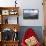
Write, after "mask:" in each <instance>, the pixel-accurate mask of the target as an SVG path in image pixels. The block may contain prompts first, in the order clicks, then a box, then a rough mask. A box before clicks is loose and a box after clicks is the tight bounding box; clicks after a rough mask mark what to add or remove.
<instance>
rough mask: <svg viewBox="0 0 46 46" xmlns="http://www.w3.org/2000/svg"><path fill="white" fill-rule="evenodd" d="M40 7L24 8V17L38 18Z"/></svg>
mask: <svg viewBox="0 0 46 46" xmlns="http://www.w3.org/2000/svg"><path fill="white" fill-rule="evenodd" d="M38 16H39V10H38V9H23V19H38Z"/></svg>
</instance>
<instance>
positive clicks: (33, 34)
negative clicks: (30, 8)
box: [21, 28, 41, 46]
mask: <svg viewBox="0 0 46 46" xmlns="http://www.w3.org/2000/svg"><path fill="white" fill-rule="evenodd" d="M32 36H34V37H35V38H36V39H37V35H36V33H35V32H34V31H33V29H32V28H29V29H27V31H26V32H25V35H24V37H23V38H22V42H21V46H27V45H26V43H25V40H26V39H28V38H29V37H32ZM37 41H38V40H37ZM35 46H41V44H40V42H39V41H38V42H37V44H36V45H35Z"/></svg>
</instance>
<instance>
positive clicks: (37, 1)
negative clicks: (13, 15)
mask: <svg viewBox="0 0 46 46" xmlns="http://www.w3.org/2000/svg"><path fill="white" fill-rule="evenodd" d="M14 1H15V0H9V1H8V0H0V6H2V7H4V6H5V7H7V6H8V7H9V6H15V3H14ZM42 2H43V1H42V0H17V3H18V4H17V6H19V7H20V9H19V10H20V11H19V15H20V17H19V24H20V26H43V24H44V23H43V17H44V16H43V6H42ZM23 9H38V10H39V19H38V20H31V19H30V20H24V19H23Z"/></svg>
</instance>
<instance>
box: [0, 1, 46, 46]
mask: <svg viewBox="0 0 46 46" xmlns="http://www.w3.org/2000/svg"><path fill="white" fill-rule="evenodd" d="M45 15H46V0H9V1H8V0H0V46H21V42H22V39H23V36H24V34H25V32H26V30H27V29H28V28H32V29H33V31H34V32H35V33H36V34H37V37H38V40H39V42H40V43H41V44H42V46H46V33H45V32H46V16H45Z"/></svg>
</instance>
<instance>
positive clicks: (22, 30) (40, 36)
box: [19, 26, 43, 43]
mask: <svg viewBox="0 0 46 46" xmlns="http://www.w3.org/2000/svg"><path fill="white" fill-rule="evenodd" d="M28 28H32V29H33V30H34V31H35V32H36V33H37V37H38V39H39V41H40V42H41V43H43V33H42V32H43V30H42V26H21V27H20V32H19V39H20V42H21V40H22V38H23V35H24V33H25V31H26V30H27V29H28Z"/></svg>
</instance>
